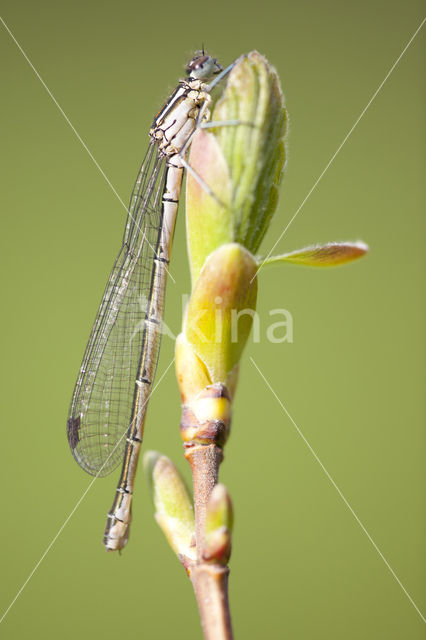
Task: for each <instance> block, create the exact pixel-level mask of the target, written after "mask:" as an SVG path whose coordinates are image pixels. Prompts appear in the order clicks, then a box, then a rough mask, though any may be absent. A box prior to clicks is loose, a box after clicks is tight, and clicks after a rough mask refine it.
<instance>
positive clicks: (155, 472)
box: [143, 451, 195, 559]
mask: <svg viewBox="0 0 426 640" xmlns="http://www.w3.org/2000/svg"><path fill="white" fill-rule="evenodd" d="M143 464H144V469H145V473H146V475H147V477H148V480H149V483H150V487H151V491H152V498H153V502H154V506H155V509H156V513H155V518H156V520H157V522H158V524H159V525H160V527H161V529H162V530H163V533H164V534H165V536H166V538H167V539H168V541H169V544H170V546H171V547H172V549H173V550H174V551H175V552H176V553H177V554H181V555H184V556H186V557H187V558H190V559H195V548H194V545H193V542H194V535H195V521H194V508H193V505H192V500H191V498H190V496H189V493H188V490H187V488H186V485H185V482H184V480H183V478H182V476H181V475H180V473H179V471H178V470H177V468H176V467H175V465H174V464H173V462H172V461H171V460H170V459H169V458H167V457H166V456H163V455H161V454H160V453H158V452H156V451H147V452H146V453H145V455H144V458H143Z"/></svg>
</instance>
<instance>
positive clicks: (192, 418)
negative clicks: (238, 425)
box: [180, 382, 231, 447]
mask: <svg viewBox="0 0 426 640" xmlns="http://www.w3.org/2000/svg"><path fill="white" fill-rule="evenodd" d="M230 428H231V396H230V394H229V391H228V389H227V387H226V385H224V384H223V383H221V382H217V383H215V384H212V385H209V386H207V387H205V389H203V390H202V391H201V392H200V393H199V394H197V396H196V397H194V398H192V399H191V401H190V403H188V404H184V405H183V406H182V420H181V424H180V431H181V436H182V439H183V441H184V442H185V444H189V443H191V444H202V445H209V444H214V445H216V446H218V447H223V445H224V444H225V442H226V440H227V439H228V436H229V432H230Z"/></svg>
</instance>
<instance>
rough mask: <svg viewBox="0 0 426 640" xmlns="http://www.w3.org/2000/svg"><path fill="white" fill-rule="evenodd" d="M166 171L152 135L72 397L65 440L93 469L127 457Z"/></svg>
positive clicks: (100, 470) (106, 468)
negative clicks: (126, 448) (125, 449)
mask: <svg viewBox="0 0 426 640" xmlns="http://www.w3.org/2000/svg"><path fill="white" fill-rule="evenodd" d="M165 173H166V162H165V159H164V158H163V157H160V156H159V155H158V151H157V146H156V144H155V143H151V145H150V146H149V148H148V151H147V154H146V156H145V159H144V161H143V163H142V166H141V168H140V170H139V173H138V176H137V179H136V183H135V186H134V188H133V192H132V197H131V200H130V206H129V213H128V217H127V221H126V228H125V231H124V236H123V244H122V246H121V249H120V252H119V254H118V256H117V259H116V261H115V263H114V266H113V269H112V271H111V275H110V277H109V280H108V283H107V286H106V289H105V292H104V295H103V298H102V301H101V304H100V307H99V310H98V313H97V315H96V318H95V322H94V325H93V329H92V332H91V334H90V338H89V342H88V344H87V347H86V351H85V354H84V357H83V362H82V365H81V368H80V373H79V376H78V379H77V383H76V386H75V389H74V393H73V397H72V401H71V408H70V413H69V418H68V423H67V435H68V442H69V444H70V447H71V451H72V454H73V456H74V457H75V459H76V460H77V462H78V464H79V465H80V466H81V467H82V468H83V469H84V470H85V471H87V472H88V473H90V474H92V475H99V476H105V475H108V474H109V473H111V471H113V470H114V469H115V468H116V467H117V466H118V464H119V463H120V462H121V461H122V457H123V449H124V446H125V442H126V435H125V434H126V432H127V429H128V427H129V424H130V421H131V412H132V404H133V391H134V386H135V379H136V377H137V373H138V364H139V360H140V355H141V348H142V339H143V328H144V319H145V313H146V310H147V304H148V299H149V295H150V288H151V276H152V272H153V268H154V260H153V258H154V254H155V252H156V250H157V245H158V241H159V234H160V229H161V216H162V214H161V199H162V194H163V190H164V181H165Z"/></svg>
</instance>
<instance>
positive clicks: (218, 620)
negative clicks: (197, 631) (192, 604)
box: [191, 563, 233, 640]
mask: <svg viewBox="0 0 426 640" xmlns="http://www.w3.org/2000/svg"><path fill="white" fill-rule="evenodd" d="M228 576H229V568H228V567H221V566H219V565H209V564H206V563H204V564H197V565H195V567H194V568H193V569H192V572H191V581H192V585H193V587H194V592H195V597H196V598H197V603H198V609H199V612H200V617H201V625H202V627H203V632H204V637H205V639H206V640H232V638H233V634H232V625H231V614H230V611H229V601H228Z"/></svg>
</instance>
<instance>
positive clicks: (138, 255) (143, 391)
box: [67, 51, 232, 550]
mask: <svg viewBox="0 0 426 640" xmlns="http://www.w3.org/2000/svg"><path fill="white" fill-rule="evenodd" d="M231 68H232V65H230V67H228V68H227V69H225V70H222V68H221V67H220V65H219V64H218V63H217V61H216V60H215V59H214V58H212V57H210V56H208V55H206V54H205V53H204V51H203V52H202V53H198V54H196V55H195V56H194V58H193V59H192V60H191V61H190V62H189V64H188V65H187V67H186V71H187V75H188V77H187V78H186V79H185V80H181V81H180V82H179V84H178V86H177V88H176V89H175V91H174V92H173V93H172V95H171V96H170V98H169V99H168V100H167V102H166V104H165V105H164V107H163V108H162V109H161V111H160V112H159V113H158V115H157V116H156V118H155V119H154V122H153V125H152V128H151V130H150V132H149V135H150V138H151V140H150V144H149V147H148V151H147V153H146V156H145V159H144V161H143V162H142V166H141V168H140V170H139V173H138V176H137V178H136V183H135V186H134V188H133V192H132V196H131V199H130V206H129V210H128V217H127V221H126V227H125V230H124V237H123V243H122V246H121V249H120V252H119V254H118V257H117V259H116V261H115V263H114V266H113V269H112V272H111V275H110V277H109V280H108V283H107V286H106V289H105V292H104V295H103V298H102V301H101V304H100V307H99V310H98V313H97V316H96V318H95V322H94V325H93V329H92V333H91V334H90V338H89V342H88V344H87V347H86V351H85V354H84V357H83V362H82V365H81V368H80V373H79V375H78V379H77V383H76V386H75V389H74V394H73V397H72V401H71V408H70V414H69V419H68V423H67V434H68V441H69V444H70V447H71V451H72V453H73V456H74V458H75V459H76V460H77V462H78V464H79V465H80V466H81V467H82V468H83V469H84V470H85V471H87V472H88V473H90V474H92V475H94V476H96V477H99V476H105V475H107V474H109V473H110V472H111V471H113V470H114V469H115V468H116V467H117V466H118V464H119V463H120V461H121V460H122V461H123V466H122V471H121V476H120V481H119V484H118V487H117V490H116V494H115V498H114V502H113V504H112V507H111V510H110V512H109V514H108V520H107V525H106V529H105V533H104V545H105V547H106V549H107V550H116V549H122V548H123V547H124V545H125V544H126V542H127V540H128V536H129V525H130V521H131V502H132V495H133V486H134V478H135V472H136V465H137V461H138V457H139V452H140V448H141V444H142V438H143V431H144V421H145V414H146V408H147V403H148V400H149V396H150V393H151V388H152V382H153V379H154V374H155V369H156V365H157V359H158V351H159V346H160V338H161V322H162V317H163V310H164V294H165V287H166V278H167V269H168V268H167V265H168V264H169V260H170V253H171V244H172V239H173V232H174V226H175V220H176V213H177V208H178V202H179V196H180V190H181V185H182V178H183V173H184V170H185V168H188V169H190V167H188V165H187V163H186V160H185V152H186V150H187V149H188V147H189V144H190V142H191V139H192V137H193V135H194V133H195V131H196V129H197V128H198V126H200V125H201V124H202V123H203V122H205V121H206V120H207V119H208V117H209V113H208V104H209V102H210V100H211V97H210V91H211V89H212V88H213V86H215V85H216V84H217V82H218V81H219V80H220V79H221V78H222V77H223V76H224V75H225V74H226V73H228V72H229V71H230V69H231ZM214 76H216V77H215V78H214V80H212V78H213V77H214ZM209 80H211V82H210V83H208V81H209ZM141 327H142V328H141Z"/></svg>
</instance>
